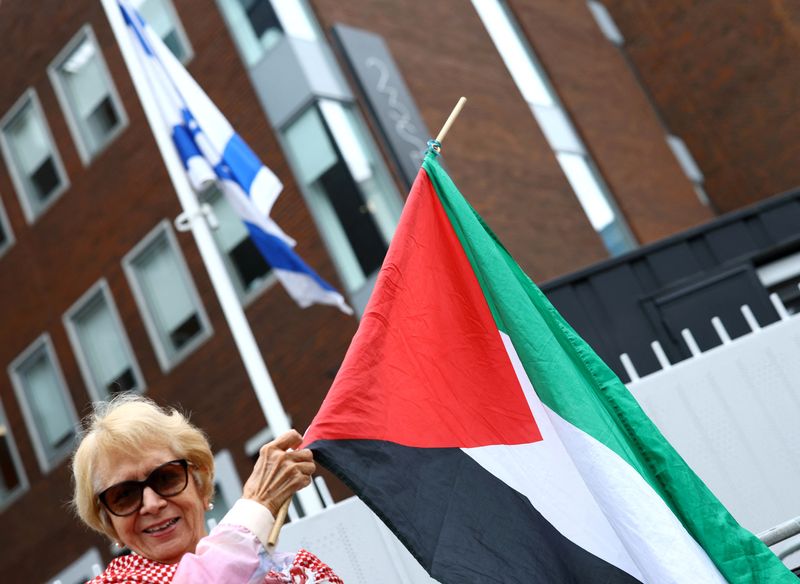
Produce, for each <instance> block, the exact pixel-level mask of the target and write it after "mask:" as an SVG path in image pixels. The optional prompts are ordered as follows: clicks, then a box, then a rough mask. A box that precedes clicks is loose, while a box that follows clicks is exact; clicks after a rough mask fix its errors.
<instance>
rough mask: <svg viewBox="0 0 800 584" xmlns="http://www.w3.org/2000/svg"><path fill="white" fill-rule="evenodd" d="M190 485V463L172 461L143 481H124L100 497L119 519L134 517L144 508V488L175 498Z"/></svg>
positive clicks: (159, 467) (111, 487) (109, 510)
mask: <svg viewBox="0 0 800 584" xmlns="http://www.w3.org/2000/svg"><path fill="white" fill-rule="evenodd" d="M188 484H189V463H188V462H187V461H186V460H171V461H169V462H165V463H164V464H162V465H161V466H158V467H156V468H155V469H153V471H152V472H151V473H150V474H149V475H147V478H146V479H144V480H143V481H124V482H121V483H117V484H116V485H112V486H110V487H108V488H107V489H106V490H105V491H103V492H102V493H100V494H99V495H98V498H99V499H100V502H101V503H102V504H103V506H104V507H105V508H106V509H108V512H109V513H111V514H112V515H116V516H117V517H127V516H128V515H133V514H134V513H136V512H137V511H138V510H139V509H141V507H142V498H143V496H144V488H145V487H150V488H151V489H153V490H154V491H155V492H156V493H158V494H159V495H160V496H162V497H174V496H175V495H178V494H180V493H182V492H183V491H184V489H185V488H186V485H188Z"/></svg>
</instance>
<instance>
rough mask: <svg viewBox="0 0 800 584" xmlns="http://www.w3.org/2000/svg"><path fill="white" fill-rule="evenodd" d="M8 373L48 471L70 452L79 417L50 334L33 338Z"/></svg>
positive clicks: (44, 466) (38, 453)
mask: <svg viewBox="0 0 800 584" xmlns="http://www.w3.org/2000/svg"><path fill="white" fill-rule="evenodd" d="M9 373H10V375H11V380H12V383H13V385H14V390H15V392H16V394H17V400H18V401H19V404H20V408H21V409H22V413H23V416H24V417H25V422H26V424H27V426H28V432H29V434H30V436H31V441H32V442H33V446H34V450H35V451H36V457H37V458H38V460H39V466H40V467H41V469H42V471H43V472H48V471H49V470H51V469H52V468H54V467H55V466H56V465H57V464H58V463H59V462H61V461H62V460H63V459H64V458H66V457H67V455H68V454H69V453H70V451H71V450H72V446H73V442H74V439H75V436H76V428H77V425H78V417H77V415H76V413H75V406H74V405H73V403H72V398H71V397H70V395H69V392H68V391H67V385H66V382H65V381H64V376H63V374H62V373H61V368H60V366H59V364H58V360H57V359H56V354H55V350H54V349H53V343H52V341H51V340H50V335H49V334H47V333H45V334H43V335H41V336H40V337H39V338H38V339H36V340H35V341H34V342H33V343H32V344H31V345H30V346H29V347H28V348H27V349H25V351H23V352H22V354H20V355H19V356H18V357H17V358H16V359H15V360H14V361H13V362H12V363H11V365H9Z"/></svg>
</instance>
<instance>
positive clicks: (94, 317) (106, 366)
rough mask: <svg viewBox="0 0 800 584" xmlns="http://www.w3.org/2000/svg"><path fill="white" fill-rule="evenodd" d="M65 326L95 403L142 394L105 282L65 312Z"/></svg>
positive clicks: (139, 376) (127, 342)
mask: <svg viewBox="0 0 800 584" xmlns="http://www.w3.org/2000/svg"><path fill="white" fill-rule="evenodd" d="M64 326H65V327H66V329H67V334H68V335H69V340H70V342H71V343H72V348H73V350H74V351H75V356H76V357H77V359H78V365H79V366H80V369H81V373H82V374H83V379H84V381H85V382H86V387H88V388H89V393H90V394H91V396H92V398H93V399H94V400H105V399H108V398H109V397H111V396H113V395H114V394H115V393H118V392H121V391H137V392H142V391H143V390H144V382H143V380H142V373H141V371H140V370H139V366H138V364H137V363H136V359H135V358H134V356H133V351H132V350H131V346H130V343H129V341H128V337H127V335H126V334H125V330H124V328H123V327H122V321H121V320H120V318H119V313H118V312H117V307H116V306H115V304H114V300H113V298H112V297H111V291H110V290H109V288H108V284H107V283H106V281H105V280H101V281H100V282H98V283H97V284H95V285H94V286H92V288H91V289H90V290H89V291H88V292H87V293H86V294H84V295H83V297H81V298H80V300H78V301H77V302H76V303H75V304H74V305H73V306H72V307H71V308H70V309H69V310H68V311H67V313H66V314H65V315H64Z"/></svg>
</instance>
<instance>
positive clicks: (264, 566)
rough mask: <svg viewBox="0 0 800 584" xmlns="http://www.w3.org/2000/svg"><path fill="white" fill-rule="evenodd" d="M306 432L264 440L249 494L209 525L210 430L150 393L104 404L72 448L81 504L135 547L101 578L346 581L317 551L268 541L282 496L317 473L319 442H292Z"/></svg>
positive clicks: (81, 510)
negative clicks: (280, 550)
mask: <svg viewBox="0 0 800 584" xmlns="http://www.w3.org/2000/svg"><path fill="white" fill-rule="evenodd" d="M300 442H301V436H300V435H299V434H298V433H297V432H294V431H291V432H287V433H285V434H283V435H281V436H279V437H278V438H277V439H276V440H274V441H273V442H270V443H269V444H267V445H265V446H263V447H262V448H261V451H260V454H259V457H258V461H257V462H256V464H255V467H254V468H253V472H252V474H251V475H250V478H248V479H247V481H246V483H245V485H244V488H243V493H242V498H241V499H239V500H238V501H237V502H236V504H234V506H233V508H232V509H231V510H230V511H229V512H228V513H227V514H226V515H225V517H224V518H223V519H222V521H220V523H219V525H217V526H216V527H215V528H214V529H213V530H212V531H211V533H210V534H209V535H207V534H206V527H205V516H204V515H205V511H206V510H207V509H209V508H210V506H211V499H212V496H213V491H214V457H213V456H212V454H211V449H210V448H209V444H208V440H207V439H206V437H205V435H204V434H203V433H202V432H201V431H200V430H199V429H198V428H196V427H195V426H193V425H192V424H190V423H189V421H188V420H187V419H186V417H184V416H183V415H182V414H181V413H179V412H178V411H176V410H174V409H162V408H160V407H159V406H157V405H156V404H155V403H153V402H152V401H151V400H149V399H146V398H143V397H139V396H130V395H128V396H121V397H118V398H115V399H114V400H112V401H111V402H108V403H106V404H101V405H100V406H98V407H97V408H96V409H95V412H94V414H93V415H92V416H91V418H90V419H89V420H88V423H87V428H86V432H85V434H84V436H83V439H82V440H81V443H80V445H79V446H78V449H77V450H76V452H75V456H74V458H73V463H72V472H73V478H74V482H75V495H74V499H73V504H74V506H75V509H76V511H77V513H78V515H79V516H80V518H81V519H82V520H83V521H84V522H85V523H86V524H87V525H88V526H89V527H91V528H92V529H94V530H96V531H99V532H100V533H103V534H105V535H107V536H108V537H110V538H111V540H112V541H114V542H116V544H117V545H118V546H119V547H120V548H122V547H125V548H128V549H129V550H130V551H131V553H130V554H129V555H126V556H122V557H119V558H117V559H115V560H113V561H112V562H111V563H110V564H109V566H108V567H107V568H106V570H105V572H103V574H101V575H100V576H97V577H96V578H95V579H94V580H92V583H101V582H117V583H126V582H150V583H161V582H171V583H173V584H178V583H179V582H180V583H184V582H192V583H201V584H202V583H211V582H230V583H234V584H239V583H259V584H272V583H274V584H278V583H289V582H291V583H293V584H294V583H304V582H309V583H311V582H315V583H322V582H330V583H337V584H341V580H340V579H339V578H338V577H337V576H336V575H335V574H334V573H333V572H332V571H331V569H330V568H329V567H328V566H326V565H325V564H323V563H322V562H320V561H319V560H318V559H317V558H316V557H314V556H313V555H311V554H310V553H308V552H306V551H304V550H301V551H300V552H298V553H297V554H276V553H273V552H272V551H271V550H269V549H268V548H267V545H266V541H267V537H268V535H269V532H270V529H271V528H272V525H273V524H274V519H273V518H274V517H275V516H276V515H277V512H278V509H279V508H280V507H281V505H282V503H283V502H284V501H286V500H287V499H288V498H289V497H291V496H292V494H293V493H295V492H296V491H297V490H298V489H300V488H302V487H305V486H306V485H308V484H309V483H310V482H311V475H312V473H313V472H314V469H315V466H314V461H313V459H312V456H311V452H309V451H308V450H296V451H292V450H291V449H292V448H293V447H297V446H298V445H299V444H300Z"/></svg>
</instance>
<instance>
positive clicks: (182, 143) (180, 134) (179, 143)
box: [172, 126, 202, 169]
mask: <svg viewBox="0 0 800 584" xmlns="http://www.w3.org/2000/svg"><path fill="white" fill-rule="evenodd" d="M172 141H173V142H174V143H175V149H176V150H177V151H178V154H179V155H180V157H181V161H183V167H184V168H186V169H188V168H189V159H190V158H193V157H195V156H200V157H202V154H201V153H200V149H199V148H198V147H197V144H195V143H194V139H193V138H192V134H191V132H190V131H189V129H188V128H187V127H186V126H173V127H172Z"/></svg>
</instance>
